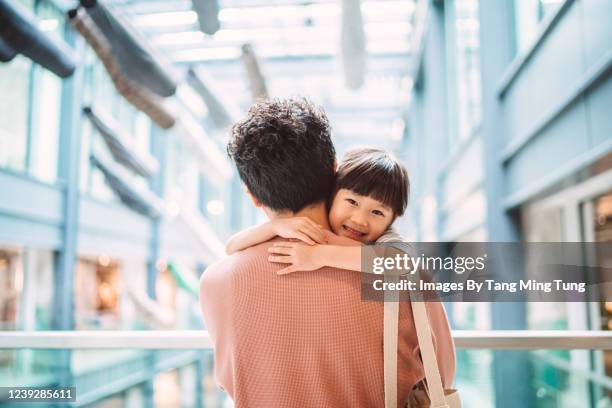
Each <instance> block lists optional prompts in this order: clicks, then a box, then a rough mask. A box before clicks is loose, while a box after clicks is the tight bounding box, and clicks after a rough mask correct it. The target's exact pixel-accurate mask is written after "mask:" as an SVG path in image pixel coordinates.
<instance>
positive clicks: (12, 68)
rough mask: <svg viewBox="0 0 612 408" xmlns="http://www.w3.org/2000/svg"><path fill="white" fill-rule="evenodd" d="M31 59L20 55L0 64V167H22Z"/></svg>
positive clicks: (23, 167)
mask: <svg viewBox="0 0 612 408" xmlns="http://www.w3.org/2000/svg"><path fill="white" fill-rule="evenodd" d="M31 66H32V63H31V62H30V60H28V59H27V58H24V57H22V56H20V55H18V56H17V57H15V59H14V60H13V61H11V62H9V63H4V64H0V167H7V168H9V169H12V170H17V171H25V168H26V149H27V144H28V98H29V96H28V93H29V86H30V69H31Z"/></svg>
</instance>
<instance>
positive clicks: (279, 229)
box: [225, 217, 326, 255]
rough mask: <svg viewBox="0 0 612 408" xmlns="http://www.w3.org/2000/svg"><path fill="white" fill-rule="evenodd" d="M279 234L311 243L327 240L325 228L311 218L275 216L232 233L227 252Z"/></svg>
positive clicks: (241, 248) (231, 252)
mask: <svg viewBox="0 0 612 408" xmlns="http://www.w3.org/2000/svg"><path fill="white" fill-rule="evenodd" d="M277 235H278V236H281V237H283V238H295V239H299V240H300V241H303V242H305V243H307V244H309V245H314V244H316V243H325V242H326V238H325V233H324V232H323V229H322V228H321V226H320V225H318V224H317V223H315V222H314V221H312V220H311V219H310V218H307V217H291V218H275V219H273V220H271V221H268V222H265V223H263V224H261V225H256V226H254V227H250V228H247V229H245V230H242V231H240V232H238V233H236V234H234V235H232V237H231V238H230V239H229V240H228V242H227V245H226V247H225V252H226V253H227V254H228V255H231V254H233V253H234V252H238V251H241V250H243V249H246V248H248V247H251V246H253V245H257V244H260V243H262V242H266V241H268V240H270V239H272V238H274V237H275V236H277Z"/></svg>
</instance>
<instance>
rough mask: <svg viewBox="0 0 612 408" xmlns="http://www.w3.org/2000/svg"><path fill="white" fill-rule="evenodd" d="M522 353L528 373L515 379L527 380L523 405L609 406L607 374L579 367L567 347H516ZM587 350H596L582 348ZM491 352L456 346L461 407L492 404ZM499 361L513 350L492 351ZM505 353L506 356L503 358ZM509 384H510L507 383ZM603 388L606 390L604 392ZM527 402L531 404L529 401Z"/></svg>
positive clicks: (580, 362) (488, 405) (609, 387)
mask: <svg viewBox="0 0 612 408" xmlns="http://www.w3.org/2000/svg"><path fill="white" fill-rule="evenodd" d="M518 353H519V354H518V355H519V356H520V355H521V354H526V357H527V361H528V364H529V366H530V372H531V374H530V377H529V378H525V379H517V381H528V383H529V398H530V401H526V402H525V406H533V407H535V408H553V407H555V408H559V407H567V408H570V407H609V406H611V404H612V400H611V399H610V394H609V392H610V391H611V386H610V384H611V381H610V380H611V378H610V376H609V375H608V376H605V375H598V374H597V373H595V372H593V371H591V370H588V369H583V368H582V361H581V359H582V358H584V357H583V356H580V359H579V358H573V357H572V355H571V352H570V351H568V350H537V351H520V352H518ZM585 353H586V356H585V357H586V358H587V359H588V358H589V354H593V353H597V351H595V352H591V351H585ZM493 354H494V353H493V352H492V351H491V350H458V352H457V380H456V384H457V388H458V389H459V390H460V391H461V396H462V402H463V406H464V407H465V408H469V407H475V408H476V407H483V406H487V407H493V406H495V403H494V401H495V400H494V392H495V390H494V384H493V382H492V374H491V373H492V364H493ZM495 355H496V357H498V358H499V361H500V365H502V369H503V364H504V361H507V360H508V359H509V358H510V357H511V356H514V358H516V356H517V352H516V351H496V352H495ZM506 355H507V356H508V358H506ZM510 386H512V385H510ZM589 388H591V389H593V390H598V391H599V392H598V393H597V394H595V395H596V396H595V397H591V396H589V393H588V390H589ZM606 392H607V394H605V393H606ZM530 402H531V403H532V404H530Z"/></svg>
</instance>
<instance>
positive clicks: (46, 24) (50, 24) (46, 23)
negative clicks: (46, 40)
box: [38, 19, 59, 31]
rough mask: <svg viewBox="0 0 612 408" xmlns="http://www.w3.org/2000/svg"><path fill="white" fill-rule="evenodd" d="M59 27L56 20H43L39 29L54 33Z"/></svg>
mask: <svg viewBox="0 0 612 408" xmlns="http://www.w3.org/2000/svg"><path fill="white" fill-rule="evenodd" d="M58 26H59V22H58V21H57V20H55V19H47V20H41V21H40V23H39V24H38V27H39V28H40V29H41V30H42V31H54V30H55V29H57V27H58Z"/></svg>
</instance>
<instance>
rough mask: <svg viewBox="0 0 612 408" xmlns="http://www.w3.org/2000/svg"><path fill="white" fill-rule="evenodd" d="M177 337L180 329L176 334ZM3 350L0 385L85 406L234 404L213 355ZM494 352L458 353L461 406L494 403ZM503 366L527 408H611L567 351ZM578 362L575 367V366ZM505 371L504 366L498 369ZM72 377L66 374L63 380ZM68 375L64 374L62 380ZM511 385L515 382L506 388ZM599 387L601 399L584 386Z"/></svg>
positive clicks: (604, 386)
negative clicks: (525, 372) (51, 393)
mask: <svg viewBox="0 0 612 408" xmlns="http://www.w3.org/2000/svg"><path fill="white" fill-rule="evenodd" d="M178 333H180V332H177V334H178ZM129 346H130V345H129V344H126V348H125V349H119V350H94V349H92V350H45V349H23V350H10V349H9V350H0V382H1V383H2V384H3V386H54V387H57V386H59V385H60V384H61V383H62V378H69V379H66V380H64V383H65V384H69V385H71V386H74V387H76V395H77V399H78V401H79V402H80V404H82V406H87V407H99V406H102V407H104V406H115V405H110V404H112V403H120V406H129V407H136V408H138V407H145V406H147V405H146V401H147V400H152V401H153V402H154V406H172V407H179V406H183V407H231V406H232V405H233V404H232V402H231V400H229V398H228V397H227V395H226V394H225V393H224V392H223V391H222V390H221V389H219V388H218V387H217V386H216V384H215V380H214V374H213V354H212V351H211V350H136V349H131V348H129ZM493 354H494V353H493V352H492V351H491V350H486V349H477V350H458V352H457V363H458V365H457V379H456V387H457V389H459V390H460V394H461V397H462V403H463V407H464V408H480V407H494V406H495V388H494V382H493V376H492V366H493V361H494V358H493ZM495 355H496V358H498V359H499V361H500V363H501V365H502V366H503V363H504V361H508V360H509V357H511V356H512V357H514V358H517V357H518V358H523V357H525V358H526V360H527V364H528V366H529V367H530V369H529V372H530V374H529V376H528V377H527V378H521V379H517V381H525V382H527V384H528V385H529V391H528V398H529V401H525V404H524V406H531V407H534V408H553V407H554V408H570V407H571V408H574V407H593V408H595V407H609V406H610V404H611V403H612V400H610V397H609V396H605V392H601V391H607V392H609V391H610V382H611V381H610V380H611V379H610V377H606V376H603V375H597V374H596V373H593V372H589V371H588V370H587V371H585V370H582V369H580V368H577V363H579V362H576V361H573V360H572V359H570V358H568V352H567V351H555V350H538V351H496V352H495ZM578 365H579V364H578ZM502 368H503V367H502ZM68 374H71V377H69V376H68ZM64 376H66V377H64ZM509 386H512V385H509ZM589 388H590V389H593V390H599V391H600V392H599V396H597V395H595V396H589V395H588V394H583V393H582V392H581V390H582V389H589Z"/></svg>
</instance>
